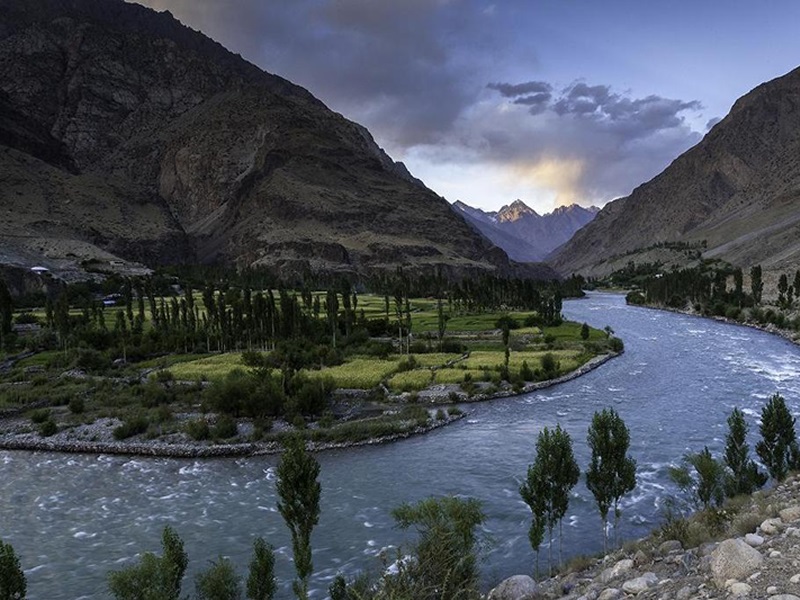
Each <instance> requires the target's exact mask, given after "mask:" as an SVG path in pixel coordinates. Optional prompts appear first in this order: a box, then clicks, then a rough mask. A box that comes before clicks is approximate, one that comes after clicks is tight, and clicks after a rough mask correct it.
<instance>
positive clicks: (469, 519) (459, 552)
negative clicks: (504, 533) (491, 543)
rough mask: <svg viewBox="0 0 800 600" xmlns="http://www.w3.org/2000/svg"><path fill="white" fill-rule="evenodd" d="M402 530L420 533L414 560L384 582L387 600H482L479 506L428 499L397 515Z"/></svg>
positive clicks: (464, 501) (451, 499)
mask: <svg viewBox="0 0 800 600" xmlns="http://www.w3.org/2000/svg"><path fill="white" fill-rule="evenodd" d="M392 516H393V517H394V519H395V521H396V522H397V526H398V527H399V528H400V529H410V528H414V529H416V531H417V533H418V536H419V538H418V541H417V543H416V544H415V546H414V550H413V559H412V560H400V561H399V562H398V573H397V575H394V576H387V577H385V578H384V581H383V582H382V585H383V587H384V591H385V596H384V597H386V598H414V599H415V600H450V599H452V600H455V599H456V598H458V599H461V598H464V599H470V598H478V597H479V592H478V582H479V573H478V558H477V554H478V538H477V533H476V529H477V528H478V527H479V526H480V525H481V524H482V523H483V522H484V521H485V519H486V517H485V515H484V514H483V511H482V510H481V504H480V502H478V501H477V500H473V499H471V498H470V499H462V498H456V497H452V496H450V497H444V498H427V499H425V500H422V501H420V502H418V503H417V504H403V505H401V506H399V507H397V508H396V509H395V510H393V511H392Z"/></svg>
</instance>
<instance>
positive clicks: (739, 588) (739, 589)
mask: <svg viewBox="0 0 800 600" xmlns="http://www.w3.org/2000/svg"><path fill="white" fill-rule="evenodd" d="M752 590H753V588H752V587H750V586H749V585H747V584H746V583H741V582H739V581H737V582H736V583H734V584H732V585H731V586H730V587H728V591H729V592H730V594H731V596H734V597H736V596H748V595H749V594H750V592H751V591H752Z"/></svg>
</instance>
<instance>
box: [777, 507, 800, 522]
mask: <svg viewBox="0 0 800 600" xmlns="http://www.w3.org/2000/svg"><path fill="white" fill-rule="evenodd" d="M778 514H779V515H780V517H781V521H783V522H784V523H791V522H792V521H800V506H790V507H789V508H784V509H783V510H782V511H781V512H779V513H778Z"/></svg>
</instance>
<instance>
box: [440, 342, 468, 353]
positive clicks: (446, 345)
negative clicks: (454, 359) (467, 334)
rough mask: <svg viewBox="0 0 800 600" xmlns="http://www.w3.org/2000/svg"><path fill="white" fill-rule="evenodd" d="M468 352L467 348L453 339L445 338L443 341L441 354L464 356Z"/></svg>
mask: <svg viewBox="0 0 800 600" xmlns="http://www.w3.org/2000/svg"><path fill="white" fill-rule="evenodd" d="M466 351H467V347H466V346H465V345H464V344H463V343H461V342H459V341H458V340H455V339H453V338H445V339H444V340H442V349H441V352H444V353H445V354H463V353H464V352H466Z"/></svg>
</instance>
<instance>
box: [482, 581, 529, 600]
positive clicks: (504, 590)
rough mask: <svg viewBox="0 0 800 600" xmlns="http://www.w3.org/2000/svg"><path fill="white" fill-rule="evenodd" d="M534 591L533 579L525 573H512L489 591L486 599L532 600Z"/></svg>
mask: <svg viewBox="0 0 800 600" xmlns="http://www.w3.org/2000/svg"><path fill="white" fill-rule="evenodd" d="M536 591H537V586H536V582H535V581H534V580H533V579H531V578H530V577H528V576H527V575H514V576H512V577H509V578H508V579H505V580H503V581H502V582H500V585H498V586H497V587H496V588H494V589H493V590H492V591H491V592H489V596H487V600H533V598H535V597H536Z"/></svg>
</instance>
